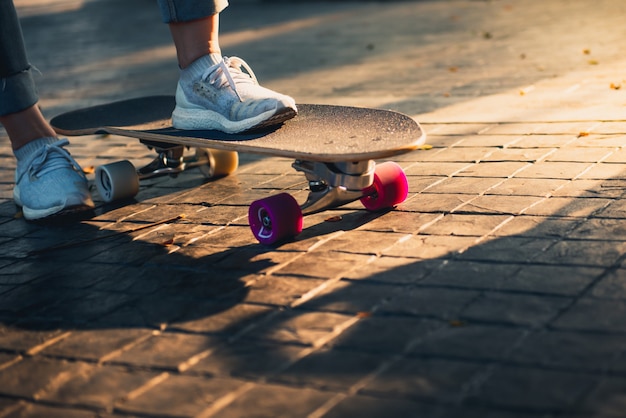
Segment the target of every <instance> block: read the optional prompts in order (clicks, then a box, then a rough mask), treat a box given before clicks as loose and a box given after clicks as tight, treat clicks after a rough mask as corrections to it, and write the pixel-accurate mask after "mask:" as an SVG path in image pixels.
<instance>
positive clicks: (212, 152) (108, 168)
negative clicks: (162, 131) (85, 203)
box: [95, 141, 239, 203]
mask: <svg viewBox="0 0 626 418" xmlns="http://www.w3.org/2000/svg"><path fill="white" fill-rule="evenodd" d="M142 142H143V141H142ZM145 144H146V145H147V146H148V147H149V148H153V149H154V150H155V151H156V152H157V156H156V157H155V158H154V160H152V161H151V162H150V163H149V164H147V165H145V166H143V167H141V168H139V169H137V168H135V166H134V165H133V164H132V163H131V162H130V161H126V160H122V161H117V162H114V163H110V164H105V165H101V166H99V167H97V168H96V178H95V183H96V187H97V189H98V192H99V194H100V196H101V197H102V199H103V200H104V201H105V202H107V203H109V202H113V201H115V200H120V199H125V198H131V197H133V196H135V195H136V194H137V192H139V181H140V180H145V179H150V178H154V177H160V176H164V175H170V176H172V177H176V176H177V175H178V174H179V173H181V172H183V171H185V170H188V169H190V168H194V167H198V168H199V169H200V171H201V172H202V173H203V174H204V175H205V177H207V178H212V177H219V176H225V175H228V174H230V173H232V172H234V171H235V170H236V169H237V166H238V165H239V157H238V154H237V153H236V152H234V151H225V150H216V149H209V148H196V153H195V155H193V156H192V155H184V153H185V146H183V145H175V144H166V143H154V142H145Z"/></svg>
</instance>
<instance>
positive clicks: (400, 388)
mask: <svg viewBox="0 0 626 418" xmlns="http://www.w3.org/2000/svg"><path fill="white" fill-rule="evenodd" d="M485 367H486V365H485V364H482V363H480V362H478V363H474V362H465V361H458V360H448V359H446V360H441V359H432V358H424V359H413V358H403V359H401V360H399V361H397V362H395V363H393V364H392V365H391V366H390V367H388V368H387V369H386V370H384V371H383V372H382V373H380V374H378V375H377V376H375V377H374V379H372V380H371V381H370V382H369V383H367V384H366V385H365V387H364V388H363V389H361V390H360V391H359V393H360V394H364V395H374V396H377V397H382V398H392V399H412V400H417V401H419V400H426V401H438V402H448V403H451V402H454V401H455V399H457V398H458V397H459V395H460V393H461V391H462V390H463V387H464V386H465V385H467V384H468V382H471V381H472V379H473V377H474V376H475V375H476V374H477V373H479V372H481V370H483V369H484V368H485Z"/></svg>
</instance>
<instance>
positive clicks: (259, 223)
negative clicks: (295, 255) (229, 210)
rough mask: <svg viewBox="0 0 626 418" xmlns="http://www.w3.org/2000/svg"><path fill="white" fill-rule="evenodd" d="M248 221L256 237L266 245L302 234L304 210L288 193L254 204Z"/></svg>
mask: <svg viewBox="0 0 626 418" xmlns="http://www.w3.org/2000/svg"><path fill="white" fill-rule="evenodd" d="M248 221H249V222H250V229H251V230H252V233H253V234H254V237H255V238H256V239H257V240H258V241H259V242H260V243H261V244H264V245H272V244H274V243H276V242H278V241H281V240H285V239H288V238H293V237H295V236H296V235H298V234H299V233H300V232H302V210H300V206H299V205H298V202H296V199H294V198H293V197H292V196H291V195H290V194H288V193H281V194H278V195H275V196H271V197H268V198H266V199H261V200H257V201H255V202H252V204H251V205H250V208H249V210H248Z"/></svg>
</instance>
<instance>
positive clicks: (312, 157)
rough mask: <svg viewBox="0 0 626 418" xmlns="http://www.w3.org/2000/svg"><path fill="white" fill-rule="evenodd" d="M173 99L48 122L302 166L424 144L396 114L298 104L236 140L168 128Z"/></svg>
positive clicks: (72, 132) (122, 104)
mask: <svg viewBox="0 0 626 418" xmlns="http://www.w3.org/2000/svg"><path fill="white" fill-rule="evenodd" d="M174 106H175V99H174V97H173V96H151V97H140V98H136V99H129V100H123V101H118V102H114V103H109V104H104V105H99V106H93V107H88V108H85V109H80V110H75V111H72V112H68V113H64V114H61V115H59V116H56V117H54V118H53V119H52V120H51V125H52V127H53V128H54V130H55V131H57V133H59V134H61V135H68V136H77V135H93V134H101V133H108V134H113V135H121V136H126V137H133V138H138V139H140V140H144V141H151V142H159V143H171V144H179V145H185V146H189V147H202V148H214V149H221V150H227V151H238V152H249V153H256V154H267V155H273V156H279V157H289V158H294V159H301V160H307V161H322V162H329V163H331V162H351V161H364V160H373V159H380V158H387V157H391V156H393V155H397V154H402V153H406V152H409V151H412V150H414V149H416V148H417V147H419V146H420V145H421V144H423V143H424V140H425V134H424V132H423V131H422V129H421V127H420V125H419V124H418V123H417V122H416V121H414V120H413V119H412V118H410V117H409V116H407V115H403V114H401V113H397V112H393V111H387V110H378V109H368V108H357V107H346V106H331V105H315V104H300V105H298V115H297V116H296V117H295V118H293V119H291V120H288V121H287V122H284V123H283V124H281V125H277V126H275V127H270V128H264V129H263V130H259V131H249V132H244V133H240V134H225V133H223V132H219V131H191V130H179V129H175V128H173V127H172V121H171V114H172V111H173V110H174Z"/></svg>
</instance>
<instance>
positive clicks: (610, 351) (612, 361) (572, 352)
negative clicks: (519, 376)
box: [510, 330, 626, 373]
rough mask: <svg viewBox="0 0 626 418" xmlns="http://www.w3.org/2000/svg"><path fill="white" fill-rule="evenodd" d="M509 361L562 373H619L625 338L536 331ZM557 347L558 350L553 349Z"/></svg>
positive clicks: (524, 339) (609, 335) (621, 365)
mask: <svg viewBox="0 0 626 418" xmlns="http://www.w3.org/2000/svg"><path fill="white" fill-rule="evenodd" d="M520 342H521V343H520V344H518V346H517V347H516V348H515V350H514V351H513V353H512V354H511V356H510V359H511V360H512V361H514V362H516V363H521V364H527V365H533V366H534V367H537V366H541V367H547V368H559V369H562V370H566V371H580V372H582V371H588V372H594V373H603V372H605V371H606V370H609V369H611V370H615V371H622V370H623V369H622V368H623V367H624V366H625V364H624V363H623V362H622V361H620V360H619V358H620V356H621V354H622V353H623V352H624V349H625V347H626V338H625V337H624V336H623V335H619V334H600V333H577V332H571V331H552V330H550V331H547V330H544V331H539V332H532V333H527V335H526V336H525V338H523V339H521V341H520ZM557 347H558V348H557Z"/></svg>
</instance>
